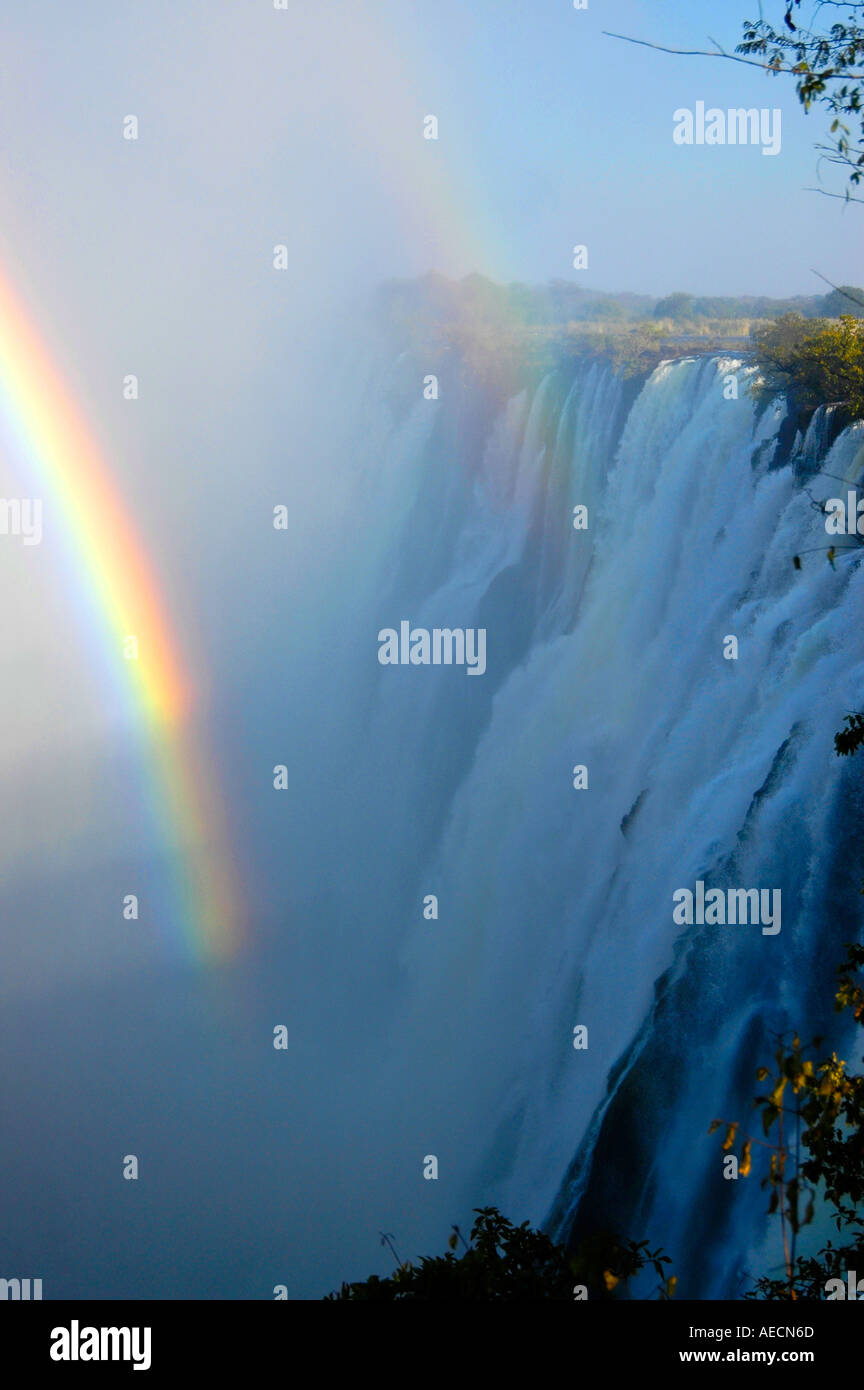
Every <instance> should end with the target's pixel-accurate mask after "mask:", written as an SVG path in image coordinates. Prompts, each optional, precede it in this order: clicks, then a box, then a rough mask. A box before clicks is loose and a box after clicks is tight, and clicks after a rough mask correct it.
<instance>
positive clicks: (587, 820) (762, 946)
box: [310, 357, 864, 1297]
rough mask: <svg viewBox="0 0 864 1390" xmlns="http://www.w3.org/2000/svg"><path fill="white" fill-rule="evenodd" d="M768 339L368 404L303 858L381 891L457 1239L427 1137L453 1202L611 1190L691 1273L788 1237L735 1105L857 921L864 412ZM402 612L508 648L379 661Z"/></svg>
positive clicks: (404, 1142)
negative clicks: (854, 414)
mask: <svg viewBox="0 0 864 1390" xmlns="http://www.w3.org/2000/svg"><path fill="white" fill-rule="evenodd" d="M403 365H404V364H403ZM753 372H754V369H753V368H752V366H749V365H747V364H746V363H745V362H744V361H742V360H740V359H731V358H722V357H713V358H698V357H695V358H690V359H686V360H681V361H675V362H665V363H662V364H661V365H660V366H658V367H657V368H656V370H654V371H653V373H652V374H651V375H650V377H649V378H648V379H647V380H645V381H644V382H643V383H641V384H640V385H638V386H634V385H633V383H631V382H627V381H624V380H622V379H621V378H620V377H618V376H616V375H615V374H614V373H613V372H612V371H611V370H610V369H609V368H607V367H604V366H601V365H596V364H595V365H593V366H590V367H581V368H578V369H571V370H570V371H569V372H568V371H567V370H565V369H563V368H562V369H558V370H556V371H554V372H552V373H550V374H548V375H547V376H545V377H544V378H543V379H541V380H539V381H535V382H528V383H527V384H526V385H525V386H524V388H523V389H522V390H521V391H519V392H517V393H516V394H512V395H510V396H509V397H508V398H506V399H504V398H503V396H502V397H501V398H500V399H497V400H496V399H495V398H494V392H491V393H490V392H489V391H485V392H484V391H483V390H482V389H481V388H480V386H479V385H478V383H477V382H475V381H472V379H471V376H470V373H466V372H465V371H464V370H462V371H460V370H458V369H457V367H456V366H455V365H454V366H453V367H452V369H451V371H450V373H449V375H446V376H445V377H443V379H442V382H443V384H442V392H441V398H440V399H439V400H432V401H430V400H426V399H424V398H423V397H422V395H421V392H420V389H419V381H420V379H421V378H420V376H418V377H416V382H415V386H416V390H415V395H416V399H413V398H412V399H410V400H407V401H406V400H403V401H402V403H401V406H400V408H399V409H394V410H393V411H392V414H391V415H388V416H387V418H386V420H382V418H381V416H380V414H379V416H378V417H377V419H376V421H375V423H374V427H373V426H372V425H371V424H370V426H369V429H368V431H367V432H366V433H365V435H364V438H365V458H364V459H361V460H359V461H358V468H359V469H360V472H361V474H362V487H360V488H359V489H358V492H357V496H356V497H355V498H354V499H353V500H352V515H353V517H354V520H355V523H356V524H355V540H354V541H353V543H352V544H351V545H346V550H345V555H344V569H343V570H342V574H343V577H345V576H349V575H350V577H351V578H350V583H348V584H347V585H346V593H345V597H344V600H343V604H342V614H341V618H340V621H342V622H343V623H345V622H346V614H348V615H349V616H350V624H348V625H347V630H350V633H351V634H352V636H351V638H350V639H348V638H346V640H345V642H344V643H343V647H344V651H345V655H344V662H345V665H344V674H343V676H342V678H341V679H340V681H339V699H340V700H341V704H339V705H338V709H339V712H340V713H339V722H340V724H341V726H342V727H341V736H340V734H336V733H335V732H334V734H333V741H332V747H331V757H332V764H331V765H332V767H333V769H335V768H336V767H337V766H339V767H340V768H341V769H342V773H341V777H342V780H341V793H340V796H339V798H338V802H339V805H340V807H341V808H342V809H341V810H337V809H335V808H334V807H333V806H331V807H330V810H329V813H328V814H329V820H328V824H329V829H330V839H329V841H328V849H327V855H328V856H329V859H328V858H321V859H320V860H319V862H318V863H317V866H316V865H315V864H314V855H312V858H311V860H310V872H311V873H318V874H319V875H320V877H321V881H322V882H323V881H324V880H325V879H327V880H328V882H327V886H326V887H322V888H321V893H322V895H323V901H324V902H325V903H326V905H327V906H326V909H324V910H325V911H329V912H331V913H333V914H334V915H335V916H336V917H337V918H339V919H340V920H341V921H343V922H345V921H346V920H350V921H351V922H353V923H355V924H357V929H356V930H353V931H352V932H349V930H348V929H347V928H346V929H345V934H344V936H343V944H345V950H346V951H350V953H351V969H350V973H351V979H352V988H353V989H354V991H355V1007H356V999H358V998H359V999H361V1000H366V1001H367V1002H368V1004H369V1010H368V1011H369V1012H374V1015H375V1020H374V1023H368V1020H367V1025H368V1027H369V1028H371V1029H372V1030H373V1031H374V1030H376V1029H377V1030H378V1038H377V1043H376V1047H377V1049H378V1050H377V1053H376V1054H375V1056H376V1060H375V1062H374V1068H375V1072H374V1075H375V1080H374V1083H372V1082H371V1081H370V1086H372V1087H374V1089H375V1091H376V1093H377V1094H379V1095H380V1096H381V1097H384V1098H385V1099H384V1100H383V1101H382V1105H383V1108H384V1111H385V1112H386V1113H387V1115H389V1117H390V1121H391V1122H392V1126H393V1131H394V1132H398V1134H399V1136H400V1139H399V1145H400V1147H399V1152H400V1155H401V1154H402V1153H404V1154H405V1155H406V1158H405V1162H406V1163H408V1162H409V1161H410V1162H413V1161H414V1159H413V1156H414V1154H415V1153H416V1164H415V1168H416V1171H413V1170H412V1175H411V1176H412V1182H413V1187H411V1186H410V1184H409V1185H408V1186H407V1187H406V1192H405V1197H404V1210H403V1212H402V1219H403V1221H404V1222H405V1223H406V1225H407V1226H408V1229H409V1232H410V1238H412V1239H413V1237H414V1236H415V1235H416V1236H417V1240H416V1241H415V1245H418V1246H419V1245H420V1242H421V1241H422V1240H423V1239H424V1238H427V1232H428V1233H429V1235H428V1243H431V1244H432V1245H434V1246H435V1248H438V1247H439V1246H440V1244H441V1239H442V1238H441V1236H440V1235H439V1236H438V1237H437V1239H433V1238H432V1237H431V1231H432V1229H433V1227H432V1225H428V1226H427V1225H426V1224H425V1222H426V1218H424V1217H422V1216H418V1215H417V1211H418V1205H419V1207H422V1206H423V1203H424V1202H426V1201H427V1198H426V1195H425V1193H424V1192H423V1191H421V1192H420V1196H419V1198H418V1195H417V1188H418V1184H417V1181H416V1178H417V1175H418V1173H419V1163H420V1158H421V1157H422V1156H423V1155H425V1154H426V1153H427V1152H434V1153H435V1154H436V1155H437V1157H438V1159H439V1163H440V1168H441V1174H442V1179H443V1178H445V1176H446V1179H447V1194H448V1195H447V1199H446V1201H442V1202H441V1204H440V1206H438V1207H436V1208H435V1211H436V1212H437V1219H438V1220H439V1225H438V1226H437V1227H434V1229H435V1230H438V1231H440V1230H441V1224H440V1223H441V1222H443V1219H444V1216H443V1213H444V1212H445V1211H447V1212H451V1213H452V1212H454V1211H455V1210H456V1209H457V1208H458V1209H459V1211H460V1213H464V1206H463V1207H459V1203H462V1204H464V1205H467V1206H472V1205H481V1204H485V1203H490V1202H494V1203H496V1204H497V1205H499V1206H500V1207H501V1208H502V1210H503V1211H504V1212H505V1213H506V1214H507V1215H510V1216H512V1217H513V1218H514V1219H518V1220H521V1219H531V1220H533V1221H536V1222H545V1223H546V1225H547V1228H548V1229H550V1231H552V1232H553V1233H554V1234H555V1235H556V1236H557V1237H558V1238H566V1237H567V1236H568V1234H570V1233H571V1232H572V1231H573V1230H574V1229H575V1230H577V1231H578V1230H579V1229H580V1226H584V1225H585V1223H586V1221H588V1220H589V1219H591V1220H595V1221H605V1222H606V1223H607V1224H608V1225H609V1226H610V1227H615V1228H617V1229H618V1230H621V1231H623V1233H624V1234H625V1235H630V1236H632V1237H633V1238H642V1237H643V1236H647V1237H650V1239H651V1240H652V1242H653V1243H654V1244H662V1245H664V1247H665V1248H666V1249H667V1250H668V1251H669V1252H670V1253H671V1254H672V1256H673V1259H674V1261H675V1267H676V1269H677V1271H678V1272H679V1274H680V1275H681V1280H682V1282H681V1288H682V1290H684V1291H685V1296H691V1297H694V1296H695V1297H709V1296H715V1297H716V1296H733V1295H734V1294H735V1292H736V1289H737V1288H738V1287H739V1285H740V1282H741V1279H742V1278H743V1277H744V1276H745V1275H746V1274H747V1273H748V1272H751V1273H752V1272H754V1271H753V1268H752V1267H751V1265H750V1264H748V1260H751V1259H752V1260H756V1259H757V1254H758V1252H759V1251H763V1254H764V1253H765V1251H767V1255H766V1256H765V1258H767V1259H768V1262H769V1263H770V1262H772V1260H773V1262H774V1263H776V1261H777V1258H779V1256H778V1255H777V1254H776V1252H775V1251H774V1247H773V1246H772V1245H771V1237H770V1233H769V1235H768V1236H767V1237H766V1235H765V1221H764V1207H765V1197H764V1194H762V1193H761V1192H760V1191H759V1187H758V1181H757V1180H753V1181H751V1182H750V1183H749V1185H748V1184H747V1183H745V1182H743V1181H740V1182H738V1183H733V1182H724V1181H723V1179H722V1175H721V1155H720V1151H719V1145H718V1143H717V1141H716V1138H715V1139H709V1138H708V1137H706V1130H707V1126H708V1123H709V1121H710V1120H711V1119H712V1118H714V1117H715V1116H726V1115H727V1114H729V1116H730V1118H739V1117H740V1118H742V1119H743V1118H745V1117H746V1114H747V1109H748V1104H749V1101H750V1099H751V1097H752V1095H753V1093H754V1089H755V1085H754V1080H753V1071H754V1069H755V1066H756V1065H757V1064H758V1063H759V1062H761V1061H763V1060H766V1058H767V1059H769V1060H770V1056H771V1053H772V1051H773V1047H772V1044H771V1036H772V1034H773V1033H774V1032H776V1031H780V1030H782V1029H783V1028H787V1029H791V1028H793V1027H795V1028H798V1029H799V1030H800V1031H801V1032H802V1034H804V1035H807V1033H808V1031H809V1030H811V1026H815V1025H816V1024H817V1023H819V1021H820V1020H821V1019H822V1017H823V1014H824V1008H825V1002H826V1000H827V999H829V998H830V983H831V973H832V969H833V967H834V965H835V964H836V963H837V961H838V960H839V957H840V955H841V954H842V943H843V942H844V941H846V940H849V939H851V938H852V937H853V936H856V935H857V933H858V931H859V922H858V921H857V917H858V914H859V911H860V909H859V904H860V900H861V899H860V879H861V866H860V862H859V859H858V857H857V854H856V851H855V843H856V840H857V835H856V830H857V824H858V823H859V822H858V812H859V806H860V790H859V788H860V774H859V770H858V768H857V766H856V765H855V762H854V760H847V761H841V760H840V759H838V758H837V757H836V756H835V754H834V751H833V734H834V732H835V731H836V730H837V729H839V728H840V726H841V724H842V720H843V716H844V714H845V713H847V712H848V711H851V710H854V709H858V708H859V707H861V705H862V703H864V630H862V625H861V622H860V612H861V607H862V600H864V575H862V571H861V565H860V563H859V559H860V554H861V553H864V552H860V551H858V550H857V548H856V551H855V553H852V554H849V553H846V551H845V550H844V552H843V553H842V554H838V556H837V559H836V562H835V564H834V566H833V567H832V565H831V564H829V563H828V561H827V560H826V549H827V546H828V545H829V544H830V539H831V538H829V537H828V536H827V535H826V531H825V526H824V520H823V517H822V516H821V515H820V513H819V511H818V509H817V507H816V506H815V505H814V499H815V500H816V501H818V500H819V499H822V498H827V497H829V496H833V495H839V496H845V493H846V488H845V486H844V484H843V483H842V482H839V481H837V478H841V479H845V480H847V481H848V484H849V486H850V487H851V486H854V484H855V483H856V482H857V481H858V479H859V477H860V474H861V471H862V468H864V425H855V426H853V427H851V428H847V429H846V430H844V431H842V432H840V433H838V429H837V427H836V422H834V423H833V424H832V419H831V417H830V412H824V411H823V412H819V414H818V415H817V417H816V418H815V419H814V420H813V421H812V422H811V424H810V427H809V429H808V430H807V431H806V433H805V432H804V431H801V430H798V429H797V428H794V421H791V420H790V418H789V416H788V413H787V408H786V405H785V403H784V402H783V401H782V400H778V401H774V402H773V403H770V404H767V405H764V404H760V405H757V404H755V403H754V401H753V399H752V398H751V397H750V395H749V393H748V390H747V386H748V383H749V381H750V379H751V378H752V376H753ZM408 376H409V378H410V372H409V373H408ZM733 380H734V382H735V383H736V388H737V389H736V388H732V389H731V390H730V388H729V383H730V382H731V381H733ZM730 396H731V397H732V398H731V399H730V398H728V397H730ZM823 470H824V474H826V475H827V474H833V475H835V477H828V476H823ZM579 505H582V506H585V507H587V509H588V511H587V515H588V525H587V529H575V528H574V525H573V509H574V507H576V506H579ZM837 543H838V546H847V545H848V546H850V547H857V538H855V537H841V538H839V540H838V542H837ZM820 546H821V547H822V549H821V550H818V549H816V548H817V547H820ZM799 553H801V555H802V562H801V567H800V568H796V567H795V566H794V565H793V556H795V555H796V554H799ZM349 610H350V613H349ZM402 621H408V622H410V624H411V625H412V628H414V629H420V628H423V629H429V630H431V629H434V628H436V627H442V628H448V629H455V628H462V629H469V628H472V629H476V628H485V629H486V632H487V649H488V668H487V671H486V673H485V674H484V675H483V676H482V678H478V679H470V678H467V677H466V671H465V669H464V667H463V668H460V667H458V666H443V665H442V666H434V665H416V666H414V665H411V664H406V665H398V666H382V665H380V664H379V663H378V662H377V660H376V652H377V641H376V639H377V635H378V633H379V630H381V629H387V628H398V627H399V624H400V622H402ZM730 636H733V637H735V638H736V639H737V643H738V656H737V659H727V657H726V656H725V655H724V646H725V644H726V639H727V638H728V637H730ZM336 708H337V705H336V704H334V705H333V709H334V711H335V709H336ZM576 766H583V767H585V768H586V769H587V778H588V787H587V789H580V790H576V789H575V787H574V777H573V772H574V768H575V767H576ZM328 862H329V863H330V866H331V867H330V870H329V873H328V869H327V864H328ZM333 862H338V863H339V865H340V866H341V870H342V872H341V873H340V875H339V882H338V883H336V882H333V881H332V880H333V878H334V875H333V871H332V864H333ZM699 879H701V880H703V881H704V882H705V883H706V884H708V885H710V886H711V887H719V888H726V887H741V888H751V887H756V888H772V889H780V890H781V892H782V903H783V912H782V929H781V931H780V932H779V933H778V934H776V935H768V934H763V933H762V931H761V930H760V928H759V926H758V925H754V924H752V923H751V924H741V925H725V926H719V925H718V926H710V925H708V926H700V925H693V926H683V927H682V926H677V925H676V924H675V923H674V922H673V918H672V908H673V896H672V895H673V893H674V892H675V891H676V890H677V889H679V888H682V887H689V888H691V889H692V888H693V886H694V884H695V882H696V881H697V880H699ZM433 894H434V895H435V896H436V897H437V900H438V916H437V918H434V917H433V918H431V919H430V918H428V917H426V916H424V910H423V904H424V900H426V899H427V897H428V895H433ZM358 901H360V902H362V903H364V904H365V907H364V910H363V912H361V913H360V914H358V910H357V903H358ZM361 919H362V921H363V926H362V928H361V927H360V926H359V922H360V920H361ZM373 999H374V1001H375V1002H374V1005H373V1003H372V1001H373ZM361 1012H362V1010H361ZM577 1025H584V1026H585V1027H586V1028H587V1030H588V1047H587V1048H586V1049H579V1050H577V1049H576V1048H574V1046H573V1038H574V1035H573V1030H574V1027H575V1026H577ZM834 1028H835V1036H836V1024H835V1025H834ZM822 1031H824V1030H822ZM370 1065H371V1064H370ZM385 1127H386V1126H385ZM409 1154H410V1155H411V1156H412V1157H411V1159H410V1160H409V1158H408V1157H407V1155H409ZM400 1161H401V1159H400ZM391 1177H392V1174H390V1175H388V1181H390V1179H391ZM393 1181H394V1190H395V1189H398V1186H399V1180H398V1179H393ZM419 1186H420V1188H421V1189H422V1188H425V1187H427V1186H429V1187H431V1186H432V1184H428V1185H427V1184H424V1183H422V1182H421V1183H420V1184H419ZM439 1186H443V1183H440V1184H439ZM394 1200H396V1199H395V1198H394ZM429 1200H430V1201H431V1198H430V1199H429ZM448 1203H449V1205H448ZM394 1219H395V1218H394ZM453 1219H455V1216H454V1217H453ZM412 1223H413V1224H412ZM765 1240H767V1242H768V1243H767V1245H765V1246H764V1250H763V1242H764V1241H765ZM409 1244H410V1240H409ZM411 1248H414V1247H413V1246H412V1247H411ZM430 1253H431V1251H430ZM760 1258H761V1257H760ZM755 1272H757V1273H758V1272H760V1271H759V1270H758V1269H757V1270H756V1271H755Z"/></svg>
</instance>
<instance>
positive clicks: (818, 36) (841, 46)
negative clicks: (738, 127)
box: [737, 0, 864, 202]
mask: <svg viewBox="0 0 864 1390" xmlns="http://www.w3.org/2000/svg"><path fill="white" fill-rule="evenodd" d="M801 8H802V0H785V13H784V16H783V24H784V27H783V28H775V26H774V25H773V24H771V23H769V22H768V21H767V20H765V19H763V18H762V17H761V15H760V18H759V19H758V20H746V21H745V23H744V38H743V41H742V42H741V43H740V44H739V45H738V48H737V52H738V53H740V54H746V55H748V57H750V58H751V59H752V58H756V59H762V60H764V62H765V66H766V67H767V69H768V71H769V72H771V73H774V74H779V73H792V74H793V75H794V77H795V79H796V82H795V90H796V92H797V94H798V100H799V101H800V102H801V105H802V106H803V107H804V110H805V111H809V110H810V109H811V107H812V106H813V104H814V103H818V104H819V105H821V106H823V107H825V108H826V109H827V111H828V113H829V115H830V116H831V126H830V132H829V134H830V136H831V139H830V141H829V143H828V144H824V145H819V146H817V148H818V149H819V150H820V151H821V152H822V155H823V158H824V159H825V160H826V161H827V162H828V163H829V164H833V165H839V166H840V167H841V168H842V169H843V170H844V171H845V172H846V174H847V176H848V181H849V184H851V185H857V184H860V183H861V180H862V176H864V92H862V84H861V78H862V71H861V68H862V65H864V28H862V25H861V23H860V22H859V21H860V20H861V19H862V18H864V4H861V3H838V0H826V3H825V5H824V6H823V5H818V6H817V13H821V11H822V10H823V8H824V9H826V10H830V11H833V12H834V13H833V15H832V18H833V21H834V22H833V23H831V24H830V25H829V26H828V27H827V28H826V29H825V30H823V31H822V32H817V31H815V30H811V29H809V28H807V27H805V26H804V25H803V24H802V23H801ZM831 196H843V197H846V198H847V199H850V198H851V194H850V193H849V191H848V188H847V190H846V192H845V194H842V195H836V194H835V195H831ZM853 201H856V202H860V201H862V200H861V199H854V200H853Z"/></svg>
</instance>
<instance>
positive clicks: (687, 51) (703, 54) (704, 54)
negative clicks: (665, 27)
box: [603, 29, 864, 81]
mask: <svg viewBox="0 0 864 1390" xmlns="http://www.w3.org/2000/svg"><path fill="white" fill-rule="evenodd" d="M603 33H604V34H605V35H606V37H607V39H622V40H623V41H624V43H636V44H639V46H640V47H641V48H653V49H655V50H656V52H658V53H675V54H678V55H679V56H680V57H682V58H726V59H728V61H729V62H730V63H744V65H745V66H746V67H749V68H761V69H762V71H763V72H773V73H780V72H786V73H789V74H791V76H793V77H802V76H806V74H803V73H802V72H801V71H800V69H798V68H797V67H795V68H792V67H784V66H783V65H782V64H780V63H760V62H758V61H757V59H755V58H742V57H741V55H740V54H738V53H727V52H726V51H725V49H722V48H718V51H717V52H712V50H711V49H710V48H667V47H666V46H665V44H662V43H651V42H650V41H649V40H648V39H634V38H631V37H630V35H629V34H613V33H612V32H611V30H609V29H604V30H603ZM711 42H712V43H715V42H716V40H715V39H712V40H711ZM824 76H825V79H826V80H833V79H839V78H841V77H842V78H843V79H844V80H845V79H847V78H854V79H856V81H857V80H861V79H864V72H842V73H830V72H826V73H825V74H824Z"/></svg>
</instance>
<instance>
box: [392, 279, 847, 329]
mask: <svg viewBox="0 0 864 1390" xmlns="http://www.w3.org/2000/svg"><path fill="white" fill-rule="evenodd" d="M377 303H378V310H379V313H380V314H381V316H382V318H383V319H384V320H385V321H386V322H387V323H388V324H389V325H390V326H392V327H393V328H395V329H397V330H399V329H400V328H401V329H402V330H408V331H409V332H410V331H411V330H415V331H416V329H417V328H418V327H419V326H421V325H422V326H426V327H428V326H429V325H430V324H431V325H436V324H437V325H440V326H441V327H442V328H443V327H444V326H446V325H451V326H452V325H455V324H462V325H466V326H468V325H484V326H487V327H493V328H494V327H495V326H496V325H500V326H502V327H504V326H506V325H513V324H520V325H524V326H527V327H530V326H537V327H540V326H546V327H553V326H565V325H568V324H582V323H595V324H607V325H609V326H613V325H616V324H621V325H625V324H640V323H645V322H646V321H647V322H651V321H654V322H656V321H658V320H670V321H672V322H673V323H675V324H679V325H688V324H689V325H693V326H695V327H698V326H699V325H700V324H701V323H705V322H711V323H712V324H718V323H722V322H724V321H733V320H773V319H779V318H781V317H783V316H785V315H789V314H795V315H798V316H799V317H801V318H805V319H825V318H837V317H839V315H840V314H851V315H852V316H853V317H858V318H862V317H864V289H859V288H857V287H855V286H848V285H844V286H842V287H840V288H839V289H832V290H831V291H830V292H829V293H828V294H817V295H796V296H793V297H791V298H788V299H772V298H770V297H769V296H767V295H738V296H722V295H693V294H686V293H683V292H676V293H674V294H669V295H665V296H664V297H662V298H660V299H654V298H651V297H650V296H649V295H639V294H627V293H621V294H618V293H607V292H604V291H600V290H590V289H584V288H582V286H580V285H576V284H573V283H572V282H571V281H569V280H550V281H549V282H548V284H545V285H525V284H521V283H518V282H515V283H513V284H509V285H498V284H495V282H494V281H492V280H488V279H486V277H485V276H483V275H468V276H466V277H465V278H464V279H463V280H448V279H447V277H446V276H444V275H438V274H430V275H424V276H422V277H421V278H420V279H417V280H389V281H386V282H385V283H384V284H383V285H382V286H381V287H380V289H379V291H378V298H377Z"/></svg>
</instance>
